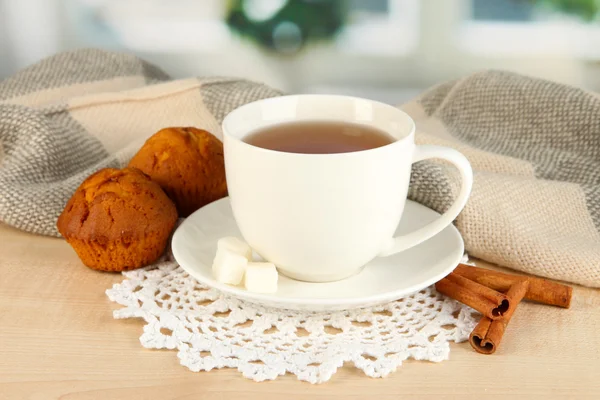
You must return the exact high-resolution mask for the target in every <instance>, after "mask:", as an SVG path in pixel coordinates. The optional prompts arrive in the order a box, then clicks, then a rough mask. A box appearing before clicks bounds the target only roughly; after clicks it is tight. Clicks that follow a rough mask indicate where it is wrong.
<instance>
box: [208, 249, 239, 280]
mask: <svg viewBox="0 0 600 400" xmlns="http://www.w3.org/2000/svg"><path fill="white" fill-rule="evenodd" d="M247 265H248V259H247V258H246V257H245V256H243V255H240V254H238V253H235V252H233V251H231V250H229V249H227V248H223V249H219V250H217V255H216V257H215V259H214V261H213V265H212V270H213V276H214V277H215V279H216V280H217V281H219V282H222V283H227V284H230V285H238V284H240V282H242V279H243V278H244V272H245V271H246V266H247Z"/></svg>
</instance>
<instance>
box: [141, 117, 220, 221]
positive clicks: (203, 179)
mask: <svg viewBox="0 0 600 400" xmlns="http://www.w3.org/2000/svg"><path fill="white" fill-rule="evenodd" d="M129 166H130V167H135V168H139V169H140V170H141V171H143V172H144V173H146V174H147V175H148V176H150V178H152V180H153V181H154V182H156V183H158V184H159V185H160V186H161V187H162V189H163V190H164V191H165V193H166V194H167V195H168V196H169V197H170V198H171V200H173V201H174V202H175V205H176V206H177V211H178V212H179V216H180V217H187V216H188V215H190V214H191V213H193V212H194V211H196V210H197V209H199V208H200V207H202V206H205V205H206V204H208V203H210V202H212V201H215V200H218V199H220V198H222V197H225V196H227V183H226V181H225V162H224V160H223V144H222V143H221V141H220V140H219V139H217V138H216V137H215V136H213V135H212V134H211V133H209V132H207V131H204V130H200V129H196V128H192V127H183V128H177V127H174V128H165V129H162V130H160V131H158V132H157V133H155V134H154V135H153V136H152V137H150V138H149V139H148V140H147V141H146V143H144V145H143V146H142V148H141V149H140V150H139V151H138V152H137V153H136V155H135V156H133V158H132V159H131V161H130V162H129Z"/></svg>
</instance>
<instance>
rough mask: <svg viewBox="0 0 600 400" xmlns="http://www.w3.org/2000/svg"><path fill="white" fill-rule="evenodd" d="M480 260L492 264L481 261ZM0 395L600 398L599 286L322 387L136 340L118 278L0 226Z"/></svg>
mask: <svg viewBox="0 0 600 400" xmlns="http://www.w3.org/2000/svg"><path fill="white" fill-rule="evenodd" d="M478 264H479V265H486V264H485V263H483V262H480V263H478ZM0 272H1V275H0V326H1V328H0V399H127V400H132V399H154V398H156V399H248V400H249V399H260V400H269V399H285V400H296V399H305V398H310V399H312V400H320V399H328V400H333V399H361V400H362V399H371V398H373V399H377V400H392V399H393V400H397V399H408V398H411V399H412V398H415V399H451V398H457V399H480V398H497V399H506V398H523V399H538V398H539V399H552V398H556V399H584V398H590V399H592V398H593V399H598V398H600V291H598V290H595V289H589V288H582V287H575V290H574V299H573V303H572V307H571V309H569V310H564V309H559V308H553V307H547V306H541V305H537V304H532V303H523V304H521V305H520V307H519V309H518V310H517V312H516V313H515V315H514V317H513V319H512V321H511V324H510V326H509V328H508V330H507V332H506V334H505V337H504V340H503V343H502V345H501V347H500V348H499V350H498V351H497V353H496V354H494V355H492V356H486V355H481V354H477V353H475V352H474V351H473V350H472V349H471V347H470V346H469V344H468V343H466V342H465V343H462V344H452V346H451V353H450V360H448V361H444V362H441V363H430V362H419V361H407V362H405V363H404V364H403V365H402V366H401V367H400V368H399V369H398V370H397V371H396V372H395V373H393V374H392V375H390V376H389V377H387V378H384V379H372V378H368V377H366V376H365V375H364V374H363V373H362V372H361V371H359V370H356V369H354V368H352V366H345V367H344V368H342V369H341V370H340V371H338V373H337V374H336V375H334V376H333V378H332V379H331V381H329V382H327V383H324V384H321V385H310V384H307V383H304V382H299V381H297V380H296V379H295V377H294V376H291V375H287V376H284V377H281V378H279V379H277V380H276V381H272V382H264V383H255V382H252V381H249V380H247V379H245V378H242V377H241V375H240V374H239V373H238V372H237V371H235V370H219V371H211V372H200V373H193V372H190V371H189V370H188V369H187V368H185V367H182V366H181V365H179V362H178V359H177V356H176V353H175V352H174V351H168V350H164V351H163V350H147V349H144V348H143V347H142V346H141V345H140V343H139V336H140V335H141V333H142V326H143V325H142V322H141V321H137V320H115V319H113V318H112V311H113V310H114V309H116V308H117V307H119V306H118V305H116V304H114V303H111V302H110V301H109V300H108V298H107V297H106V295H105V293H104V291H105V290H106V289H107V288H109V287H110V286H111V285H112V284H113V283H117V282H119V281H121V280H122V277H121V276H120V275H119V274H110V273H100V272H95V271H92V270H90V269H88V268H86V267H84V266H83V265H82V264H81V263H80V261H79V260H78V258H77V256H76V255H75V253H74V252H73V251H72V250H71V248H70V247H69V245H68V244H67V243H66V242H64V241H63V240H61V239H54V238H48V237H40V236H35V235H30V234H27V233H24V232H20V231H17V230H15V229H12V228H10V227H7V226H6V225H1V224H0Z"/></svg>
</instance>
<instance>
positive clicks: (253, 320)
mask: <svg viewBox="0 0 600 400" xmlns="http://www.w3.org/2000/svg"><path fill="white" fill-rule="evenodd" d="M123 275H124V276H125V278H126V279H125V280H124V281H123V282H122V283H119V284H115V285H114V286H113V287H112V288H111V289H108V290H107V291H106V294H107V295H108V297H109V298H110V300H112V301H114V302H117V303H119V304H121V305H123V306H124V308H121V309H119V310H115V311H114V317H115V318H133V317H136V318H143V319H144V320H145V321H146V325H145V326H144V333H143V334H142V336H141V337H140V341H141V343H142V345H143V346H144V347H146V348H150V349H173V350H175V349H177V351H178V353H177V355H178V356H179V359H180V361H181V364H182V365H184V366H186V367H188V368H189V369H190V370H192V371H210V370H211V369H213V368H237V369H238V370H239V371H240V372H241V373H242V374H243V375H244V376H245V377H246V378H250V379H253V380H255V381H263V380H269V379H275V378H277V376H279V375H284V374H286V373H291V374H294V375H296V376H297V377H298V379H300V380H303V381H308V382H311V383H321V382H325V381H327V380H329V379H330V378H331V376H332V375H333V374H334V373H335V372H336V370H337V369H338V368H339V367H341V366H342V364H344V362H351V363H352V364H354V366H355V367H356V368H359V369H361V370H363V371H364V372H365V374H366V375H368V376H370V377H384V376H386V375H388V374H390V373H391V372H393V371H395V370H396V368H397V367H398V366H400V365H401V364H402V361H404V360H406V359H408V358H413V359H416V360H427V361H434V362H439V361H442V360H446V359H447V358H448V355H449V352H450V347H449V343H448V342H449V341H454V342H461V341H465V340H466V339H468V337H469V333H470V332H471V330H472V329H473V328H474V326H475V324H476V317H477V314H476V313H475V312H474V311H473V310H472V309H471V308H469V307H467V306H464V305H462V304H460V303H458V302H456V301H454V300H451V299H448V298H445V297H443V296H442V295H440V294H438V293H437V292H436V291H435V289H434V288H433V287H430V288H427V289H425V290H422V291H420V292H418V293H415V294H413V295H411V296H408V297H406V298H403V299H400V300H397V301H394V302H392V303H389V304H386V305H383V306H377V307H372V308H366V309H358V310H350V311H340V312H332V313H308V312H298V311H287V310H277V309H268V308H263V307H260V306H257V305H255V304H250V303H245V302H243V301H240V300H237V299H235V298H231V297H228V296H225V295H223V294H221V293H220V292H218V291H217V290H215V289H211V288H208V287H206V286H204V285H202V284H200V283H199V282H198V281H196V280H195V279H194V278H192V277H190V276H189V275H188V274H187V273H186V272H185V271H184V270H183V269H182V268H180V267H179V266H178V265H177V263H175V262H172V261H165V262H161V263H159V264H157V265H155V266H152V267H147V268H142V269H138V270H134V271H130V272H124V273H123Z"/></svg>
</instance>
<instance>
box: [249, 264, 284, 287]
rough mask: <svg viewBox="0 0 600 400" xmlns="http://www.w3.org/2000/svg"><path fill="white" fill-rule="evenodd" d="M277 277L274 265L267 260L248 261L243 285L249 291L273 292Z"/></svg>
mask: <svg viewBox="0 0 600 400" xmlns="http://www.w3.org/2000/svg"><path fill="white" fill-rule="evenodd" d="M277 278H278V275H277V269H276V268H275V265H273V264H271V263H267V262H249V263H248V265H247V266H246V274H245V276H244V286H245V287H246V289H247V290H248V291H250V292H255V293H275V292H276V291H277Z"/></svg>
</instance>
